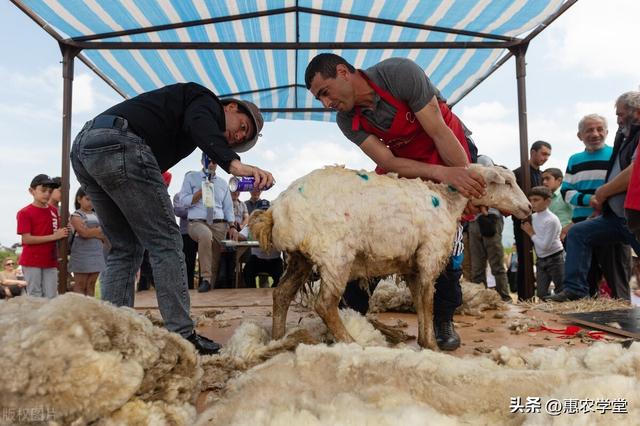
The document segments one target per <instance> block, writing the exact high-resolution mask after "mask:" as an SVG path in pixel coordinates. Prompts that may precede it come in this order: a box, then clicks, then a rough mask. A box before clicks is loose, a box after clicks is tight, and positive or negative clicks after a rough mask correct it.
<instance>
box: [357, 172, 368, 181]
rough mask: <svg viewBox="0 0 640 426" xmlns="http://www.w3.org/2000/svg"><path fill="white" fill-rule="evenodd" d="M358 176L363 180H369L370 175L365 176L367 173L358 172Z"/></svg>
mask: <svg viewBox="0 0 640 426" xmlns="http://www.w3.org/2000/svg"><path fill="white" fill-rule="evenodd" d="M356 174H357V175H358V176H360V177H361V178H362V179H364V180H369V175H367V174H365V173H360V172H356Z"/></svg>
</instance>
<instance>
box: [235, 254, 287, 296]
mask: <svg viewBox="0 0 640 426" xmlns="http://www.w3.org/2000/svg"><path fill="white" fill-rule="evenodd" d="M282 270H283V265H282V258H279V257H278V258H276V259H260V258H259V257H258V256H255V255H251V257H250V258H249V261H248V262H247V264H246V265H244V271H243V274H244V285H246V286H247V288H251V287H255V285H256V284H255V283H256V277H257V276H258V274H260V273H264V274H269V275H270V276H271V277H272V278H273V287H277V286H278V283H279V282H280V277H282Z"/></svg>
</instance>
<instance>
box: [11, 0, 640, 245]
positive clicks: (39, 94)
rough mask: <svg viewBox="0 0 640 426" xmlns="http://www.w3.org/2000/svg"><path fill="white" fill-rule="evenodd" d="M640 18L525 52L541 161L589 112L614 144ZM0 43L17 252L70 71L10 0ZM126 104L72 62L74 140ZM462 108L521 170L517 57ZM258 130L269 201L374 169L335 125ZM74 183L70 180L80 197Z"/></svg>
mask: <svg viewBox="0 0 640 426" xmlns="http://www.w3.org/2000/svg"><path fill="white" fill-rule="evenodd" d="M639 16H640V2H638V1H635V0H612V1H607V2H604V1H599V0H580V1H579V2H578V3H577V4H576V5H574V6H573V7H572V8H571V9H570V10H569V11H568V12H566V13H565V14H564V16H562V17H561V18H559V19H558V20H557V21H556V22H554V23H553V24H552V25H551V26H550V27H549V28H548V29H546V30H545V31H544V32H543V33H542V34H541V35H540V36H538V37H537V38H536V39H534V41H533V43H532V44H531V46H530V47H529V50H528V52H527V101H528V119H529V122H528V126H529V139H530V140H531V141H534V140H537V139H543V140H546V141H548V142H550V143H551V144H552V145H553V148H554V149H553V154H552V157H551V159H550V160H549V162H548V164H547V165H545V166H549V167H559V168H561V169H563V170H564V168H565V166H566V161H567V158H568V157H569V155H571V154H573V153H575V152H578V151H579V150H581V149H582V148H583V146H582V143H581V142H580V141H579V140H578V139H577V138H576V131H577V122H578V120H579V119H580V117H582V116H583V115H585V114H588V113H594V112H595V113H599V114H602V115H604V116H606V117H607V118H609V120H610V127H611V130H612V132H611V134H610V137H609V140H608V141H609V142H612V141H613V133H614V131H615V127H616V126H615V115H614V109H613V103H614V101H615V98H616V97H617V96H618V95H620V94H621V93H623V92H625V91H628V90H638V88H639V84H640V58H638V56H637V46H635V45H634V43H633V42H634V40H636V39H637V30H636V28H637V25H636V21H637V19H638V17H639ZM0 45H2V46H3V49H2V53H3V55H2V62H0V81H2V85H0V129H2V141H1V142H0V144H1V146H2V155H0V173H1V177H2V179H0V191H1V193H2V196H3V199H4V202H3V207H2V209H0V243H1V244H3V245H11V244H13V243H15V242H17V241H19V237H18V236H17V235H16V233H15V229H16V222H15V214H16V212H17V211H18V210H19V209H20V208H21V207H24V206H25V205H27V204H29V203H30V202H31V201H32V199H31V196H30V195H29V193H28V191H27V188H28V186H29V182H30V180H31V178H32V177H33V176H35V175H36V174H38V173H47V174H50V175H52V176H55V175H60V167H61V166H60V165H61V152H60V138H61V133H62V130H61V117H62V72H61V65H60V59H61V57H60V50H59V48H58V46H57V43H56V42H55V41H54V40H53V39H52V38H51V37H50V36H49V35H48V34H47V33H45V32H44V31H43V30H42V29H40V28H39V27H38V26H37V25H36V24H35V23H34V22H33V21H31V19H29V18H28V17H27V16H26V15H24V14H23V13H22V12H20V10H18V9H17V8H16V7H15V6H14V5H13V4H12V3H10V2H9V1H2V2H0ZM120 100H121V98H120V97H119V95H117V94H116V93H115V92H114V91H113V90H112V89H111V88H109V87H108V86H107V85H106V84H104V83H103V82H102V80H100V79H99V78H98V77H97V76H95V75H94V74H93V73H92V72H91V71H89V70H88V69H87V68H86V67H85V66H84V65H83V64H82V63H81V62H79V61H76V72H75V81H74V104H73V132H72V133H73V134H74V135H75V133H77V131H78V130H79V129H80V128H81V127H82V125H83V123H84V122H85V121H87V120H89V119H91V118H93V116H95V115H97V114H99V113H100V112H102V111H103V110H105V109H106V108H108V107H109V106H111V105H112V104H115V103H117V102H119V101H120ZM454 111H455V112H456V113H457V114H458V115H459V116H460V117H461V118H462V120H463V121H464V122H465V123H466V124H467V126H468V127H469V128H470V129H471V130H472V131H473V132H474V139H475V141H476V143H477V145H478V146H479V149H480V152H481V153H484V154H487V155H489V156H491V157H493V158H494V160H495V161H496V162H497V163H500V164H504V165H506V166H508V167H509V168H515V167H517V166H518V165H519V151H518V140H519V139H518V119H517V99H516V81H515V65H514V61H513V60H510V61H509V62H507V63H506V64H505V65H504V66H503V67H502V68H501V69H500V70H498V71H497V72H496V73H494V74H493V75H492V76H491V77H490V78H489V79H488V80H487V81H485V82H484V83H483V84H481V85H480V86H479V87H478V88H477V89H476V90H475V91H474V92H472V93H471V94H470V95H468V96H467V97H466V98H465V99H464V100H463V101H461V102H460V103H459V104H458V105H456V106H455V108H454ZM262 133H263V135H264V136H263V138H262V140H261V141H260V143H259V144H258V146H256V148H255V149H253V150H252V151H250V152H248V153H246V154H244V155H243V157H242V159H243V161H244V162H246V163H249V164H255V165H258V166H260V167H262V168H265V169H267V170H270V171H271V172H272V173H273V174H274V176H275V177H276V179H277V182H278V183H277V185H276V186H275V187H274V188H272V189H270V190H269V191H267V192H265V193H264V198H268V199H274V198H275V197H276V196H277V195H278V193H279V192H280V191H281V190H283V189H285V188H286V187H287V186H288V184H289V183H290V182H291V181H292V180H294V179H295V178H297V177H300V176H302V175H304V174H306V173H307V172H309V171H311V170H313V169H315V168H318V167H321V166H323V165H326V164H336V163H337V164H345V165H346V166H347V167H352V168H365V169H371V168H372V163H371V161H370V160H369V159H368V158H367V157H366V156H364V154H362V153H361V152H360V151H359V150H358V149H357V148H356V147H354V146H353V145H352V144H351V143H350V142H348V141H347V140H346V139H345V138H344V137H343V136H342V134H341V133H340V131H339V130H338V129H337V127H336V125H335V124H334V123H319V122H300V121H288V120H278V121H276V122H271V123H266V125H265V128H264V130H263V132H262ZM197 167H199V155H198V153H194V154H192V155H191V156H190V157H188V158H187V159H185V160H183V161H182V162H181V163H180V164H178V165H177V166H175V167H174V168H173V169H172V170H171V172H172V173H173V182H172V184H171V187H170V188H169V192H170V194H171V195H173V194H174V193H175V192H177V191H178V190H179V188H180V185H181V183H182V177H183V176H184V173H186V172H187V171H188V170H192V169H195V168H197ZM72 175H73V173H72ZM77 187H78V184H77V182H76V181H75V178H74V177H73V176H72V182H71V193H72V196H73V194H74V193H75V191H76V189H77ZM245 198H246V197H245ZM242 199H244V198H242ZM509 228H510V227H509V226H507V227H505V230H508V229H509ZM508 239H509V235H506V236H505V240H508Z"/></svg>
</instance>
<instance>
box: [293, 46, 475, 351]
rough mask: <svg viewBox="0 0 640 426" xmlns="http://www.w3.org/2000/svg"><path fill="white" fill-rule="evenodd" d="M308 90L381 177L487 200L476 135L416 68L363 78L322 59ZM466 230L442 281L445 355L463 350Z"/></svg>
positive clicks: (437, 313) (381, 69) (399, 62)
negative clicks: (458, 319) (456, 319)
mask: <svg viewBox="0 0 640 426" xmlns="http://www.w3.org/2000/svg"><path fill="white" fill-rule="evenodd" d="M305 83H306V86H307V89H309V91H310V92H311V93H312V94H313V95H314V96H315V97H316V98H317V99H318V100H319V101H320V102H322V104H323V105H324V106H325V107H327V108H332V109H335V110H337V111H338V115H337V119H336V121H337V123H338V126H339V127H340V129H341V130H342V132H343V133H344V135H345V136H346V137H347V138H348V139H350V140H351V141H352V142H354V143H355V144H356V145H358V146H359V147H360V149H362V151H364V153H365V154H367V155H368V156H369V157H370V158H371V159H372V160H373V161H374V162H375V163H376V165H377V168H376V172H378V173H386V172H395V173H398V174H399V175H400V176H403V177H408V178H416V177H420V178H423V179H429V180H433V181H439V182H444V183H447V184H449V185H452V186H453V187H455V188H456V189H457V190H458V191H460V192H461V193H462V194H463V195H465V196H471V197H480V196H482V195H483V194H484V191H485V189H484V188H485V183H484V181H483V179H482V177H481V176H479V175H478V174H477V173H475V172H472V171H470V170H469V169H468V168H467V166H468V164H469V160H470V158H471V154H472V153H474V154H475V147H474V146H473V144H469V142H468V135H469V133H470V132H469V131H468V130H467V129H466V128H465V127H464V124H462V122H461V121H460V120H459V119H458V117H456V116H455V115H454V114H453V113H452V112H451V110H450V109H449V107H448V106H447V104H446V102H445V101H444V99H443V98H442V96H441V95H440V92H439V91H438V89H436V88H435V87H434V86H433V84H432V83H431V81H430V80H429V79H428V78H427V76H426V75H425V73H424V71H423V70H422V69H421V68H420V67H419V66H418V65H417V64H415V63H414V62H413V61H410V60H408V59H402V58H390V59H387V60H384V61H382V62H380V63H379V64H377V65H375V66H373V67H371V68H369V69H367V70H365V71H361V70H356V69H355V68H354V67H353V66H352V65H351V64H349V63H348V62H347V61H345V60H344V59H343V58H342V57H340V56H338V55H333V54H328V53H323V54H320V55H318V56H316V57H315V58H313V59H312V60H311V62H310V63H309V65H308V66H307V70H306V73H305ZM470 147H471V148H472V149H471V150H470ZM461 230H462V228H461V227H460V229H459V232H458V234H459V235H458V237H459V238H457V239H456V244H455V247H454V251H453V253H452V257H451V259H450V261H449V263H448V265H447V267H446V269H445V271H444V272H443V273H442V274H441V275H440V277H438V279H437V281H436V292H435V296H434V324H435V332H436V341H437V343H438V347H439V348H440V349H442V350H455V349H457V348H458V347H459V346H460V337H459V336H458V334H457V333H456V331H455V329H454V327H453V313H454V311H455V309H456V307H458V306H459V305H460V304H461V303H462V291H461V288H460V276H461V275H462V270H461V263H462V249H463V247H462V232H461Z"/></svg>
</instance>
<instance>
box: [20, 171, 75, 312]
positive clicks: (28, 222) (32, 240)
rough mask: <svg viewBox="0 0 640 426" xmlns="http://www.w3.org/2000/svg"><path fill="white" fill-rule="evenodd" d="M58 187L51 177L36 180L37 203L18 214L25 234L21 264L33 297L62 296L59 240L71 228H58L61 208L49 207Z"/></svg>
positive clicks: (34, 192) (21, 229) (35, 194)
mask: <svg viewBox="0 0 640 426" xmlns="http://www.w3.org/2000/svg"><path fill="white" fill-rule="evenodd" d="M58 186H59V184H57V183H56V182H54V181H53V180H52V179H51V178H50V177H49V176H47V175H38V176H36V177H34V178H33V180H32V181H31V186H30V188H29V193H30V194H31V195H32V196H33V203H31V204H29V205H28V206H26V207H25V208H23V209H22V210H20V211H19V212H18V214H17V220H18V234H19V235H22V254H21V255H20V262H19V263H20V265H21V266H22V272H23V274H24V279H25V281H26V282H27V294H28V295H30V296H37V297H47V298H49V299H51V298H54V297H55V296H57V295H58V273H57V268H58V259H57V250H56V241H58V240H61V239H63V238H67V236H68V235H69V229H68V228H59V227H58V224H59V223H60V217H59V216H58V209H57V208H55V207H54V206H51V205H49V204H48V203H49V199H50V198H51V192H52V191H53V189H54V188H57V187H58Z"/></svg>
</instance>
